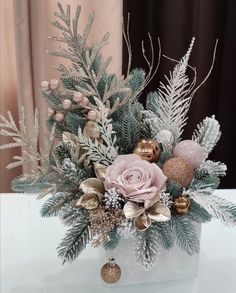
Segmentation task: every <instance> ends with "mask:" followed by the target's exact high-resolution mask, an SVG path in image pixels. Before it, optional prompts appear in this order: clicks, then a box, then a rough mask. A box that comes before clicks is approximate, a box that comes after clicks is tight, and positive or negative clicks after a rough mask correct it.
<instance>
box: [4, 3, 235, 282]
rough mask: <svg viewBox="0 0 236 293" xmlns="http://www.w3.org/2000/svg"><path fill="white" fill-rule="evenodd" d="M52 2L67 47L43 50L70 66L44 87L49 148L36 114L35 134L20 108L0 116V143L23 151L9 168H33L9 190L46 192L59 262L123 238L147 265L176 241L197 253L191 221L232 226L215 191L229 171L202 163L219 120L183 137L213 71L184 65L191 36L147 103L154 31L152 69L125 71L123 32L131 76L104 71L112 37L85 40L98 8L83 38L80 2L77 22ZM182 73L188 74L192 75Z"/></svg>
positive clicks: (231, 214) (231, 212)
mask: <svg viewBox="0 0 236 293" xmlns="http://www.w3.org/2000/svg"><path fill="white" fill-rule="evenodd" d="M58 8H59V11H58V12H55V16H56V17H57V18H58V19H59V21H58V20H53V21H52V24H53V25H54V26H56V27H57V28H58V29H59V30H61V31H62V35H61V36H57V37H53V38H52V39H53V40H55V41H58V42H61V43H65V46H64V47H62V48H60V49H59V50H58V51H50V52H49V53H51V54H53V55H56V56H62V57H65V58H67V59H69V60H70V61H71V63H72V67H70V68H66V67H65V66H64V65H62V64H61V65H59V66H58V67H57V69H58V70H59V72H60V74H61V80H60V81H59V80H56V79H53V80H51V81H50V82H48V81H43V82H42V84H41V89H42V96H43V97H44V99H45V100H46V101H47V102H48V104H49V108H48V119H47V125H48V128H49V132H50V134H49V136H48V137H47V138H46V140H45V145H44V146H40V147H39V146H38V130H39V113H38V110H36V112H35V124H34V126H33V127H34V133H35V136H34V137H29V136H28V135H27V129H26V127H25V123H24V119H25V118H24V109H23V108H22V111H21V119H20V129H19V128H18V127H17V126H16V123H15V122H14V120H13V118H12V116H11V114H10V113H8V117H6V118H5V117H3V116H1V135H5V136H10V137H12V139H13V143H10V144H6V145H2V146H1V149H4V148H9V147H22V149H23V153H22V156H18V157H14V160H15V161H14V162H13V163H11V164H10V165H9V166H8V168H13V167H17V166H21V165H24V164H28V163H34V164H33V165H34V167H33V168H32V172H31V173H30V174H24V175H22V176H20V177H18V178H15V179H14V180H13V182H12V188H13V190H14V191H17V192H25V193H33V194H35V193H36V194H38V198H42V197H47V199H46V201H45V202H44V204H43V206H42V209H41V214H42V216H43V217H52V216H59V217H60V218H61V219H62V221H63V222H64V223H65V224H66V225H68V226H69V230H68V232H67V233H66V235H65V238H64V239H63V240H62V242H61V243H60V244H59V246H58V254H59V256H60V257H61V258H62V259H63V261H72V260H74V259H75V258H76V257H77V256H78V255H79V254H80V252H81V251H82V250H83V249H85V247H86V245H87V244H88V243H91V244H92V245H93V246H94V247H97V246H100V245H101V246H103V247H104V248H105V249H108V250H112V249H114V248H115V247H116V246H117V245H119V240H120V238H121V237H130V238H133V239H134V250H135V253H136V258H137V262H138V263H140V264H142V265H144V266H145V267H148V266H151V265H153V264H154V263H155V262H157V261H158V252H159V249H160V247H164V248H165V249H171V248H172V247H174V246H176V245H177V246H179V247H180V248H181V249H182V250H183V251H185V252H186V253H188V254H190V255H191V254H194V253H198V251H199V239H198V234H197V233H196V223H204V222H208V221H210V220H211V218H212V217H215V218H218V219H219V220H221V221H222V222H223V223H224V224H232V225H235V224H236V206H235V205H234V204H232V203H230V202H227V201H225V200H224V199H221V198H219V197H217V196H215V195H212V193H213V191H214V189H216V188H217V187H218V186H219V183H220V177H221V176H224V175H225V172H226V166H225V165H224V164H223V163H220V162H213V161H211V160H209V159H208V156H209V154H210V152H211V151H212V150H213V148H214V146H215V145H216V143H217V142H218V140H219V138H220V135H221V132H220V126H219V123H218V122H217V120H216V119H215V117H214V116H212V117H207V118H206V119H204V120H203V122H202V123H200V124H199V125H198V126H197V128H196V131H195V132H194V133H193V136H192V138H190V139H189V140H181V135H182V132H183V128H184V126H185V124H186V122H187V113H188V110H189V107H190V103H191V100H192V98H193V96H194V94H195V93H196V91H197V90H198V88H199V87H200V86H201V85H202V84H203V83H204V82H205V80H206V79H207V77H208V76H209V74H210V71H211V69H212V68H210V70H209V73H208V74H207V76H206V78H205V79H204V80H203V81H202V82H201V83H200V84H199V85H197V80H196V69H195V68H193V67H191V66H190V65H188V61H189V57H190V53H191V51H192V48H193V44H194V38H193V39H192V42H191V44H190V46H189V49H188V50H187V53H186V54H185V55H184V56H183V58H182V59H181V60H180V61H175V60H173V59H171V60H172V62H174V63H175V66H174V69H173V71H172V72H170V73H169V75H168V76H165V81H166V83H163V82H160V86H159V88H158V89H157V91H155V92H152V93H150V94H148V96H147V99H146V106H145V107H144V106H143V105H142V104H141V103H140V102H139V100H138V97H139V96H140V95H141V93H142V92H143V90H144V88H145V87H146V85H147V84H148V83H149V82H150V81H151V79H152V78H154V76H155V74H156V72H157V69H158V65H159V62H160V58H161V56H162V54H161V47H160V42H159V40H158V45H159V54H158V58H155V55H154V49H153V42H152V39H151V37H149V40H150V48H151V52H152V54H151V57H150V58H148V57H147V55H146V53H145V48H144V44H142V48H143V56H144V58H145V60H146V62H147V65H148V68H149V71H148V72H147V73H146V72H145V71H144V70H143V69H137V68H135V69H132V70H131V69H130V66H131V58H132V54H131V46H130V42H129V35H128V33H127V32H124V39H125V41H126V43H127V48H128V52H129V56H130V58H129V64H128V70H127V74H126V75H125V76H117V75H115V74H108V73H107V70H106V69H107V66H108V65H109V63H110V61H111V58H108V59H106V60H104V59H103V58H102V55H101V50H102V48H103V47H104V46H105V45H106V44H107V42H108V38H109V35H108V34H106V35H105V36H104V37H103V38H102V39H101V41H99V42H95V41H94V42H93V43H92V45H91V46H88V45H87V37H88V34H89V31H90V28H91V26H92V22H93V18H94V14H91V15H90V17H89V19H88V24H87V25H86V27H85V29H84V31H83V33H82V34H79V33H78V31H77V27H78V21H79V16H80V11H81V8H80V7H78V8H77V10H76V12H75V16H74V18H73V19H72V16H71V12H70V6H67V8H66V10H64V9H63V7H62V6H61V4H60V3H59V4H58ZM214 55H215V52H214ZM169 59H170V58H169ZM213 63H214V56H213ZM187 71H192V72H193V73H194V77H193V79H192V80H190V78H189V77H188V75H187ZM110 268H115V269H116V273H117V274H116V277H115V278H114V276H113V277H112V279H109V276H108V275H107V274H106V272H105V273H104V271H103V274H102V276H103V278H104V280H105V281H107V282H114V281H116V280H117V279H118V278H119V276H120V271H119V268H117V265H114V261H113V260H111V261H110V263H109V265H108V266H107V265H106V266H105V267H104V268H103V269H104V270H106V269H110ZM104 276H105V277H104Z"/></svg>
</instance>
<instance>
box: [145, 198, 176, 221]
mask: <svg viewBox="0 0 236 293" xmlns="http://www.w3.org/2000/svg"><path fill="white" fill-rule="evenodd" d="M146 213H147V215H148V216H149V218H150V219H152V220H154V221H157V222H166V221H169V220H170V219H171V212H170V209H169V208H168V207H167V206H166V205H164V204H163V203H160V202H157V203H155V204H154V205H153V206H151V207H150V208H149V209H148V210H146Z"/></svg>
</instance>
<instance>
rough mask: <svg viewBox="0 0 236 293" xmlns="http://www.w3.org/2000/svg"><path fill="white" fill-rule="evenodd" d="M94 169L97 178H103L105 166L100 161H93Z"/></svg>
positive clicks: (102, 179)
mask: <svg viewBox="0 0 236 293" xmlns="http://www.w3.org/2000/svg"><path fill="white" fill-rule="evenodd" d="M94 171H95V174H96V176H97V178H98V179H99V180H101V181H104V180H105V176H106V171H107V166H105V165H103V164H100V163H94Z"/></svg>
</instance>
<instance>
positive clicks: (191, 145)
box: [173, 140, 205, 169]
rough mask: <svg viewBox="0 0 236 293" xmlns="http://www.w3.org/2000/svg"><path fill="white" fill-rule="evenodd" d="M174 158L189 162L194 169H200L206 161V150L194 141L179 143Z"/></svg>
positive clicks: (174, 151)
mask: <svg viewBox="0 0 236 293" xmlns="http://www.w3.org/2000/svg"><path fill="white" fill-rule="evenodd" d="M173 155H174V157H179V158H182V159H183V160H185V161H186V162H188V163H189V164H190V165H192V167H193V168H194V169H196V168H198V167H199V166H200V165H201V163H202V162H203V161H204V159H205V155H204V150H203V148H202V147H201V146H200V144H199V143H197V142H196V141H193V140H183V141H181V142H179V143H178V144H177V145H176V146H175V148H174V150H173Z"/></svg>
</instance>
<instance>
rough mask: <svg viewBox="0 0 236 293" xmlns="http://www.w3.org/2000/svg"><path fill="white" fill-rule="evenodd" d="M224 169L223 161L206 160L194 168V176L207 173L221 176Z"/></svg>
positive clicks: (224, 172) (223, 174)
mask: <svg viewBox="0 0 236 293" xmlns="http://www.w3.org/2000/svg"><path fill="white" fill-rule="evenodd" d="M226 170H227V167H226V165H225V164H224V163H221V162H213V161H210V160H207V161H205V162H203V163H202V164H201V166H200V167H199V168H198V169H197V170H196V176H197V177H201V176H205V175H209V176H211V177H221V176H225V175H226Z"/></svg>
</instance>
